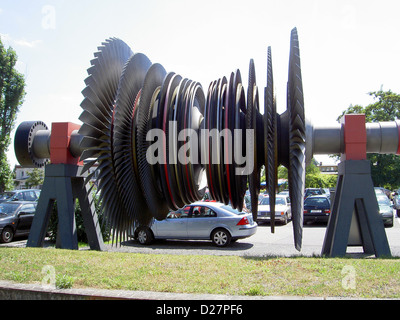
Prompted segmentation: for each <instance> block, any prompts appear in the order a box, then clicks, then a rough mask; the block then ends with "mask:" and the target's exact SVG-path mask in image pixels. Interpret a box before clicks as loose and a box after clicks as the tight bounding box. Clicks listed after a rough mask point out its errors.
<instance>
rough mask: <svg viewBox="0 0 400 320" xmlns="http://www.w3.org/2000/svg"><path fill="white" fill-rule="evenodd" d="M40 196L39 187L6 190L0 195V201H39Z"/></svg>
mask: <svg viewBox="0 0 400 320" xmlns="http://www.w3.org/2000/svg"><path fill="white" fill-rule="evenodd" d="M39 197H40V190H39V189H25V190H13V191H6V192H3V193H2V194H1V195H0V203H1V202H5V201H38V200H39Z"/></svg>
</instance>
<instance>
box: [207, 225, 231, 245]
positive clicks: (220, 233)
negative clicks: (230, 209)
mask: <svg viewBox="0 0 400 320" xmlns="http://www.w3.org/2000/svg"><path fill="white" fill-rule="evenodd" d="M231 239H232V237H231V235H230V233H229V232H228V231H227V230H225V229H217V230H214V231H213V233H212V235H211V240H212V242H213V243H214V244H215V245H216V246H217V247H226V246H227V245H229V244H230V243H231Z"/></svg>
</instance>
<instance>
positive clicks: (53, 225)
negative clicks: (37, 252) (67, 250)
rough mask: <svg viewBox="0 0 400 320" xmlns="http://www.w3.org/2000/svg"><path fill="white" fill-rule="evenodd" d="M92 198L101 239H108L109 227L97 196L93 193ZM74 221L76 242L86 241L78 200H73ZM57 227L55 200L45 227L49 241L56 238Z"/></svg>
mask: <svg viewBox="0 0 400 320" xmlns="http://www.w3.org/2000/svg"><path fill="white" fill-rule="evenodd" d="M93 199H94V205H95V210H96V213H97V216H98V218H99V224H100V228H101V233H102V235H103V240H104V241H105V242H106V241H109V240H110V229H109V228H108V226H107V225H106V223H104V215H103V213H102V212H101V210H100V203H99V198H98V197H97V196H96V195H93ZM75 223H76V232H77V237H78V242H84V243H88V239H87V235H86V231H85V226H84V224H83V217H82V211H81V207H80V205H79V201H76V202H75ZM57 228H58V213H57V203H56V202H55V203H54V206H53V209H52V212H51V216H50V221H49V226H48V229H47V232H48V234H49V238H50V240H51V241H56V240H57Z"/></svg>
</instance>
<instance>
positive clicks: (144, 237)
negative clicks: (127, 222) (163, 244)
mask: <svg viewBox="0 0 400 320" xmlns="http://www.w3.org/2000/svg"><path fill="white" fill-rule="evenodd" d="M136 238H137V240H138V242H139V243H140V244H150V243H151V242H152V241H153V234H152V233H151V231H150V229H149V228H146V227H142V228H140V229H139V230H138V232H137V236H136Z"/></svg>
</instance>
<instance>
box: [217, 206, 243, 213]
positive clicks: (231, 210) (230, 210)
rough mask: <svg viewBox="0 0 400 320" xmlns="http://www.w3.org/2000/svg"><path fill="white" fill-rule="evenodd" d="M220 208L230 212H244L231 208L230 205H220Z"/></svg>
mask: <svg viewBox="0 0 400 320" xmlns="http://www.w3.org/2000/svg"><path fill="white" fill-rule="evenodd" d="M221 208H222V209H225V210H226V211H229V212H232V213H234V214H245V213H244V212H240V211H239V210H236V209H233V208H232V207H231V206H226V205H224V206H221Z"/></svg>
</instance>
